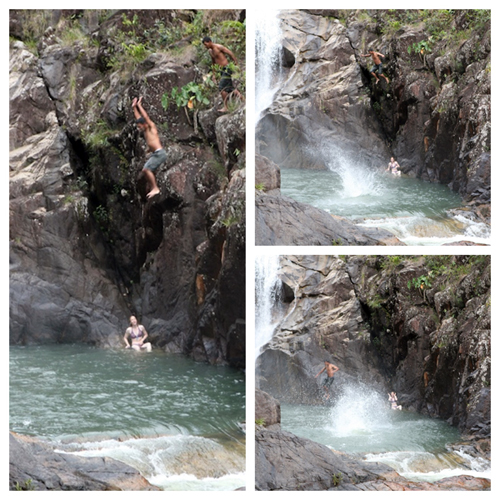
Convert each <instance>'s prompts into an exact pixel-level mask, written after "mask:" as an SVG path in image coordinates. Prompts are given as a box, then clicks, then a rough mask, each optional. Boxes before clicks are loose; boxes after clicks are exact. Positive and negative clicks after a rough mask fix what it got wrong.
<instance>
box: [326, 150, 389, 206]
mask: <svg viewBox="0 0 500 500" xmlns="http://www.w3.org/2000/svg"><path fill="white" fill-rule="evenodd" d="M325 165H326V167H327V168H328V170H330V172H333V173H334V174H337V175H338V176H339V177H340V186H339V188H338V193H337V195H338V196H339V197H340V198H345V199H347V198H359V197H362V196H383V195H384V193H385V189H384V184H383V182H382V178H381V176H380V173H379V172H377V171H376V170H373V169H370V168H368V167H367V166H364V165H363V163H362V161H361V160H357V159H355V158H352V157H350V156H349V155H346V154H345V152H344V151H342V150H341V149H340V148H337V147H335V146H333V145H330V146H329V147H328V148H327V149H326V153H325Z"/></svg>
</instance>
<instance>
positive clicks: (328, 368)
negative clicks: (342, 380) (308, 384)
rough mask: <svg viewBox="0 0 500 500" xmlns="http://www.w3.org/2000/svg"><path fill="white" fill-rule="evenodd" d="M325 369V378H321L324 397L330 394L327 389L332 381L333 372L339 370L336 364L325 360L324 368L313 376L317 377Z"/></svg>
mask: <svg viewBox="0 0 500 500" xmlns="http://www.w3.org/2000/svg"><path fill="white" fill-rule="evenodd" d="M325 370H326V375H327V376H326V378H325V380H323V384H322V385H323V388H324V389H325V394H326V399H328V398H329V397H330V394H329V393H328V389H329V388H330V387H331V385H332V383H333V376H334V375H335V373H337V372H338V371H339V368H338V366H335V365H334V364H332V363H329V362H328V361H325V366H324V368H323V369H322V370H321V371H320V372H319V373H318V374H317V375H316V376H315V377H314V378H318V377H319V376H320V375H321V374H322V373H323V372H324V371H325Z"/></svg>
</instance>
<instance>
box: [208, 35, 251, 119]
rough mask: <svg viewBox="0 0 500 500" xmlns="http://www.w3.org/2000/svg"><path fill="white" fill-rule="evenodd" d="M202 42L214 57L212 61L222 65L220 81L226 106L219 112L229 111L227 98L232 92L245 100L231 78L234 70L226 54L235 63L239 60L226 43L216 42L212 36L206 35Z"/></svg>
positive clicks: (220, 88)
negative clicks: (225, 45)
mask: <svg viewBox="0 0 500 500" xmlns="http://www.w3.org/2000/svg"><path fill="white" fill-rule="evenodd" d="M202 42H203V45H204V46H205V47H206V48H207V50H208V52H209V54H210V57H211V58H212V63H213V64H215V65H217V66H219V67H220V77H221V78H220V81H219V90H220V93H221V96H222V100H223V102H224V106H223V107H222V109H219V112H220V113H226V112H227V111H228V109H227V98H228V97H229V95H230V94H234V95H235V96H236V97H239V98H240V99H241V100H243V96H242V95H241V94H240V92H239V91H238V90H237V89H236V88H235V87H234V85H233V80H232V79H231V75H232V71H231V69H230V68H229V67H228V65H229V61H228V60H227V57H226V54H227V55H228V56H229V57H230V58H231V59H232V60H233V61H234V64H236V65H238V61H237V60H236V57H235V55H234V54H233V53H232V52H231V51H230V50H229V49H228V48H226V47H224V45H220V44H218V43H214V42H213V41H212V39H211V38H210V37H208V36H206V37H205V38H203V40H202Z"/></svg>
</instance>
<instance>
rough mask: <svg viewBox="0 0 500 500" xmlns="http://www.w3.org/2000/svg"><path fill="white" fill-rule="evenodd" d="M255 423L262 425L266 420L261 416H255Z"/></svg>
mask: <svg viewBox="0 0 500 500" xmlns="http://www.w3.org/2000/svg"><path fill="white" fill-rule="evenodd" d="M255 425H260V426H261V427H264V426H265V425H266V421H265V420H264V419H263V418H257V419H256V420H255Z"/></svg>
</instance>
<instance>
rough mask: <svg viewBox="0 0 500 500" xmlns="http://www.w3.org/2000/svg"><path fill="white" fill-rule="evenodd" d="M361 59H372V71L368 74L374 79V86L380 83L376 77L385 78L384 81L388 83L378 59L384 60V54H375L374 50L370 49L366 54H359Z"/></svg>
mask: <svg viewBox="0 0 500 500" xmlns="http://www.w3.org/2000/svg"><path fill="white" fill-rule="evenodd" d="M360 56H361V57H371V58H372V61H373V67H372V69H371V70H370V73H371V74H372V75H373V76H374V77H375V80H376V82H375V85H376V84H377V83H378V82H379V81H380V79H379V77H378V76H377V74H378V75H380V76H382V77H384V78H385V81H386V82H387V83H389V78H387V77H386V76H385V75H384V73H383V71H384V69H383V67H382V61H381V60H380V58H381V57H382V58H384V57H385V56H384V54H381V53H380V52H375V51H374V50H372V49H368V54H360Z"/></svg>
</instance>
